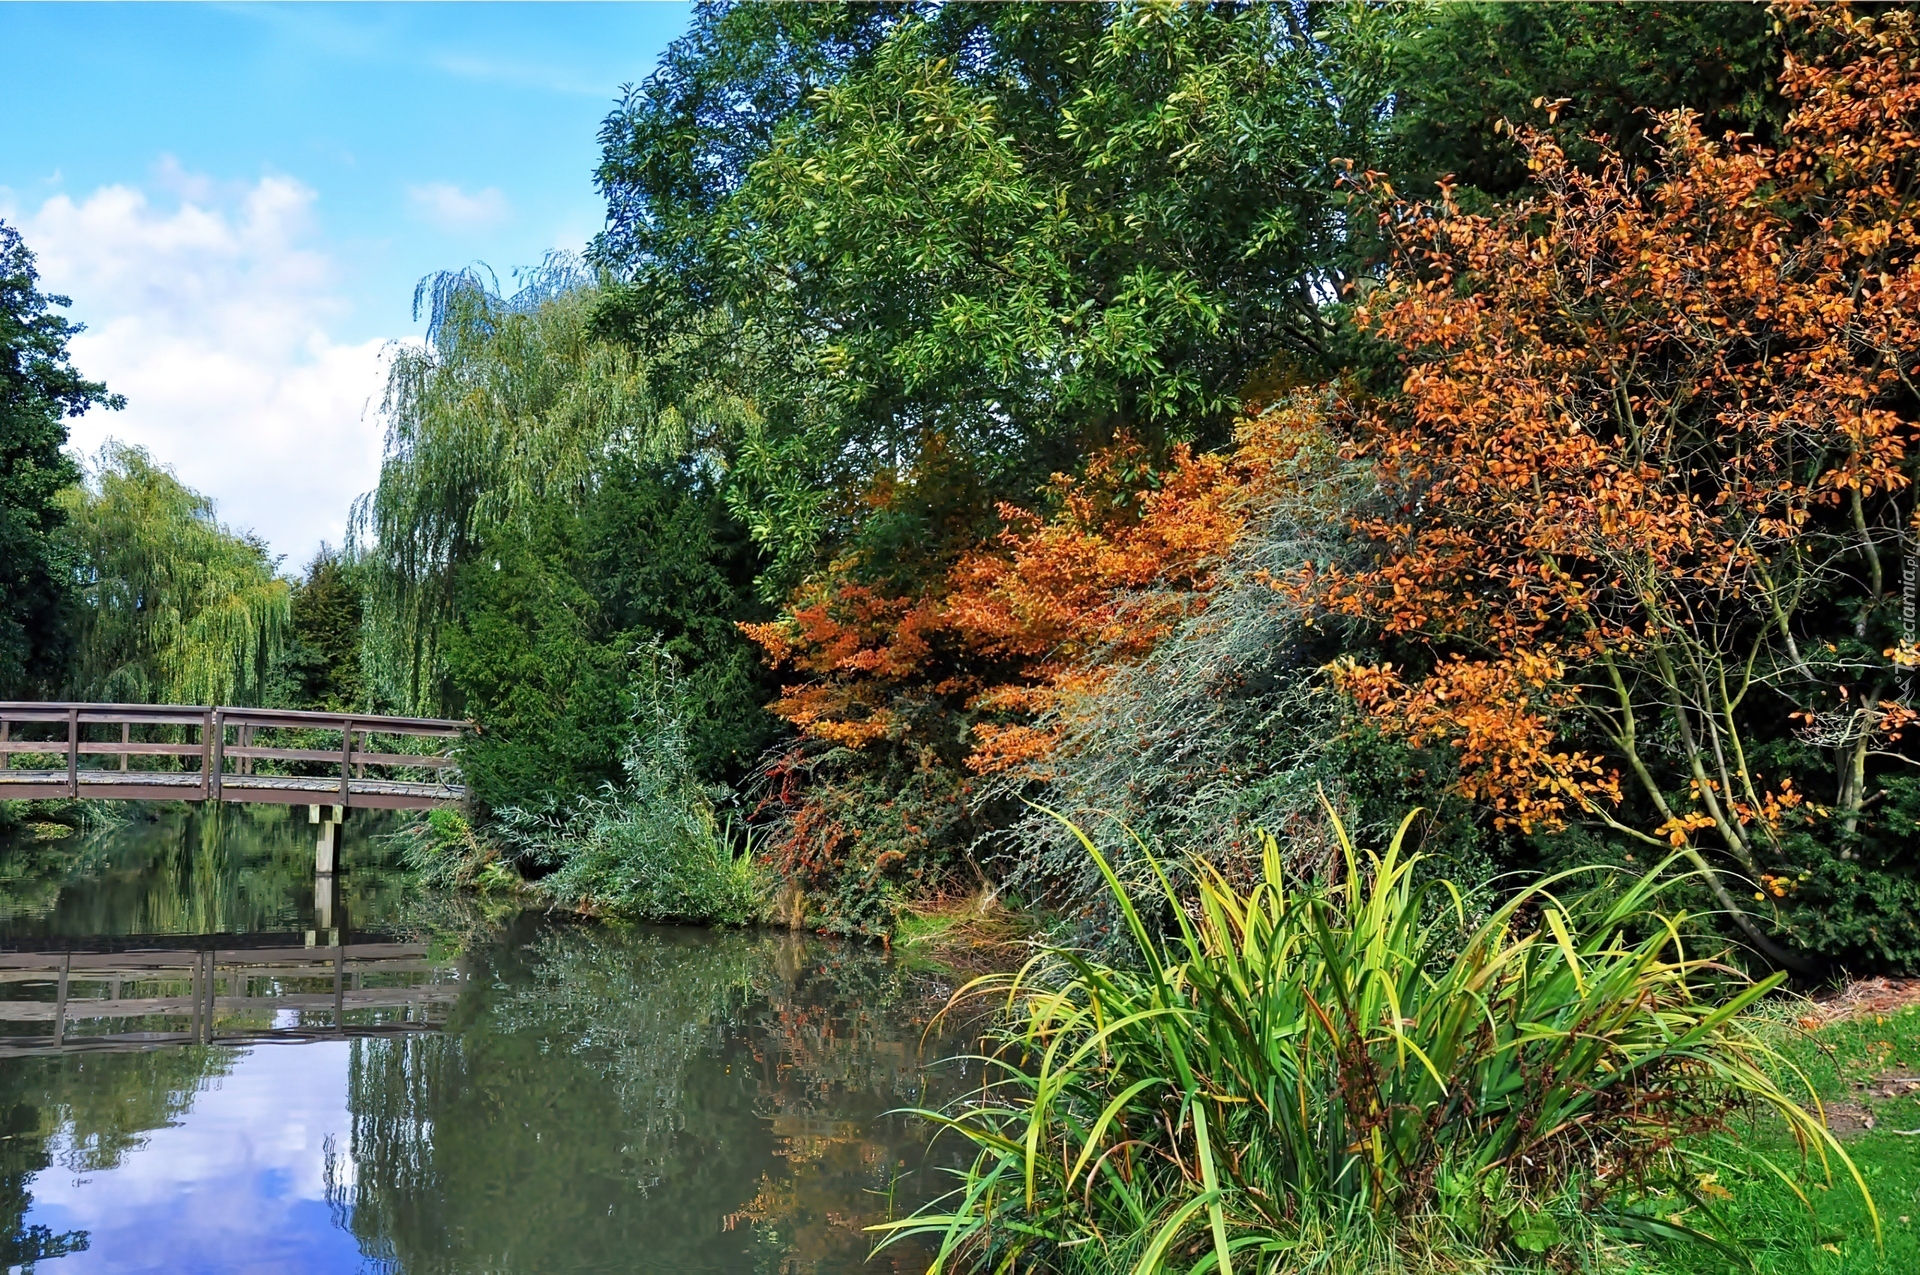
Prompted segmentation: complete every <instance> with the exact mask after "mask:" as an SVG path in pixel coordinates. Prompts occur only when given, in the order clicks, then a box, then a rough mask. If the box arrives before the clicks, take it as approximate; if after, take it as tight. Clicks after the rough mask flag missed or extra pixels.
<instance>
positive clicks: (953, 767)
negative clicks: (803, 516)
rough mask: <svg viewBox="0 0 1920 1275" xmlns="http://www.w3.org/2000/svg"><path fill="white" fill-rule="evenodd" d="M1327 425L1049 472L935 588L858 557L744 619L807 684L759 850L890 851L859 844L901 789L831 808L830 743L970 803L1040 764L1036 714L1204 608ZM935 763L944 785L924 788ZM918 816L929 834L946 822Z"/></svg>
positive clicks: (822, 859)
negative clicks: (860, 809) (969, 790)
mask: <svg viewBox="0 0 1920 1275" xmlns="http://www.w3.org/2000/svg"><path fill="white" fill-rule="evenodd" d="M1318 427H1319V417H1318V414H1317V413H1316V412H1314V411H1312V410H1309V409H1308V408H1307V407H1306V406H1304V405H1298V404H1295V403H1292V402H1289V403H1285V404H1282V405H1281V406H1279V407H1276V408H1274V409H1272V410H1269V411H1266V412H1262V413H1258V414H1256V415H1255V416H1254V417H1252V418H1250V419H1248V420H1246V421H1243V422H1242V423H1241V425H1240V426H1239V428H1238V431H1237V439H1236V445H1235V446H1234V448H1233V449H1232V450H1231V451H1228V452H1223V453H1210V454H1200V455H1196V454H1194V453H1193V452H1191V451H1190V450H1189V449H1187V448H1185V447H1176V448H1174V449H1173V451H1172V453H1171V455H1170V456H1168V457H1167V458H1166V460H1165V461H1164V462H1162V463H1160V464H1157V465H1156V464H1154V463H1153V462H1152V458H1151V457H1150V456H1149V455H1148V454H1147V452H1146V450H1145V449H1144V448H1143V447H1141V446H1140V445H1138V444H1137V443H1132V442H1127V441H1123V442H1121V443H1120V444H1117V445H1115V446H1113V447H1111V448H1108V449H1105V450H1103V451H1101V452H1098V453H1096V454H1095V455H1093V456H1092V457H1090V458H1089V460H1088V462H1087V464H1086V466H1085V467H1084V469H1083V471H1082V472H1081V473H1080V474H1078V475H1074V476H1068V475H1055V477H1054V478H1053V480H1052V482H1051V484H1050V490H1049V492H1048V493H1047V494H1048V496H1049V506H1050V507H1049V510H1048V511H1047V512H1045V513H1036V512H1034V511H1031V510H1027V509H1022V508H1018V507H1015V506H1012V505H1005V504H1003V505H1002V506H1001V507H1000V511H999V513H1000V518H1001V521H1002V523H1003V528H1004V529H1003V530H1002V531H1001V533H1000V534H999V535H997V536H995V537H993V538H992V539H991V540H989V541H987V542H986V543H983V544H979V545H976V546H975V547H974V548H973V549H971V550H969V551H967V552H965V553H963V554H962V555H960V557H959V558H958V560H957V561H956V562H955V563H954V564H953V565H952V566H951V567H950V568H949V569H948V570H946V571H945V572H944V573H942V574H941V575H940V576H939V577H938V578H937V579H936V580H935V582H934V583H933V584H932V586H931V587H926V588H924V589H922V590H921V591H919V592H918V593H913V594H906V593H898V592H894V591H891V590H889V589H888V588H887V587H885V586H884V584H882V583H878V582H873V581H868V580H863V579H862V578H861V565H862V564H861V563H860V562H859V561H858V560H857V559H849V560H846V561H843V562H841V563H838V564H836V565H835V567H834V569H833V570H831V571H830V572H829V573H828V574H827V575H825V576H824V577H822V578H819V579H816V580H814V581H811V582H809V584H808V585H807V586H805V587H804V588H803V589H802V590H801V591H800V592H799V593H798V594H797V595H796V597H795V598H794V600H793V602H792V603H791V604H790V605H789V607H788V608H787V609H786V611H785V613H784V614H782V615H781V616H780V617H779V618H778V619H776V620H774V621H772V622H770V623H767V624H755V625H746V626H743V628H744V629H745V631H746V633H747V634H748V635H749V636H750V637H751V638H752V639H753V640H754V641H756V642H757V643H759V644H760V646H761V647H762V648H763V650H765V652H766V654H767V657H768V659H769V661H770V662H771V663H772V664H773V666H774V667H775V668H777V669H780V670H783V671H785V672H787V673H788V674H789V675H790V676H792V677H793V678H794V680H793V681H792V682H791V683H790V684H789V685H788V686H787V687H786V689H785V690H784V691H783V693H782V694H781V696H780V698H779V699H778V700H776V701H775V702H774V703H773V704H772V705H771V706H770V707H771V708H772V710H773V711H774V712H776V713H778V714H779V715H780V716H782V717H784V718H785V719H786V720H787V721H789V722H790V723H792V724H793V725H794V726H795V727H796V728H797V734H798V737H799V738H798V742H797V744H796V746H795V747H794V749H793V750H791V751H790V752H789V753H788V754H787V755H785V756H783V757H782V758H780V759H779V760H778V761H776V762H775V763H774V765H773V766H772V768H771V777H772V778H773V780H774V781H775V782H774V783H773V784H772V785H770V790H771V791H772V793H773V794H774V795H775V798H776V800H775V801H774V803H773V804H774V805H775V806H776V807H777V808H778V815H777V817H776V818H775V820H774V825H775V826H774V829H773V831H772V832H771V834H770V836H769V838H768V839H767V840H766V841H765V842H764V843H763V844H766V845H767V846H768V849H769V851H770V853H771V854H773V855H774V856H775V858H776V860H777V862H778V864H779V866H780V868H781V869H782V871H783V873H786V874H788V875H789V877H790V878H791V879H798V880H802V881H810V880H811V881H818V880H819V879H820V878H821V877H822V875H823V874H826V873H829V872H831V871H832V870H833V869H834V868H835V867H836V865H837V863H838V862H839V861H841V860H847V861H850V862H855V863H880V861H881V860H882V859H884V858H885V855H884V853H883V854H881V855H871V854H863V853H862V852H861V847H860V843H861V842H862V841H863V840H873V839H874V838H875V837H876V836H879V835H883V834H882V831H881V830H882V828H884V827H886V826H889V825H891V824H892V823H895V822H898V820H896V819H895V818H894V817H893V813H892V812H896V811H898V810H899V805H898V802H897V801H889V802H887V803H884V804H885V807H886V809H885V811H884V812H881V811H874V812H870V813H869V814H868V815H867V816H866V817H865V818H864V819H863V818H862V817H861V816H860V815H859V814H858V813H855V812H854V811H853V809H852V807H853V803H846V802H842V803H840V806H841V808H842V809H843V810H845V811H846V812H847V813H845V814H833V813H830V812H829V810H828V807H829V806H832V805H834V804H835V800H836V798H835V790H834V787H833V785H832V783H830V782H823V776H822V774H821V767H820V765H819V764H818V763H819V760H820V758H821V757H822V756H823V755H827V754H832V755H836V756H837V757H838V758H839V763H840V769H841V770H843V771H844V770H847V769H849V768H852V769H858V768H859V767H860V766H861V765H862V764H864V765H866V766H868V767H869V768H874V767H880V766H882V765H883V764H885V759H890V758H898V757H900V756H902V755H905V756H910V757H911V758H913V769H914V771H915V773H916V774H917V775H918V776H919V780H918V782H919V783H920V784H921V785H922V786H925V787H927V790H928V791H930V792H935V793H938V794H939V796H938V798H937V800H938V801H939V802H941V803H944V804H946V805H949V806H951V805H955V804H964V803H958V802H957V791H956V790H957V789H958V788H964V786H965V782H966V777H967V776H970V775H979V774H984V773H992V772H997V771H1002V770H1005V769H1008V768H1011V767H1016V766H1018V767H1035V766H1038V765H1042V764H1043V763H1044V760H1045V757H1046V755H1047V753H1048V751H1049V749H1050V748H1051V747H1052V743H1053V739H1054V734H1053V731H1052V730H1050V729H1047V728H1040V727H1036V726H1034V725H1033V724H1032V722H1033V720H1034V718H1035V717H1036V716H1037V715H1039V714H1042V713H1044V712H1045V711H1046V710H1047V709H1048V708H1049V707H1050V706H1052V705H1053V704H1054V703H1056V702H1057V701H1058V700H1059V698H1060V697H1061V696H1063V695H1068V694H1072V693H1074V692H1076V691H1081V690H1085V689H1086V688H1088V687H1089V686H1091V685H1093V684H1095V683H1097V682H1098V680H1099V679H1100V678H1101V677H1102V676H1103V670H1105V669H1109V668H1111V667H1113V666H1114V665H1115V664H1117V663H1121V662H1125V661H1128V660H1131V659H1134V658H1137V657H1138V656H1140V655H1141V654H1143V653H1145V652H1146V651H1148V650H1150V649H1151V648H1152V646H1153V644H1154V642H1155V641H1157V640H1158V639H1159V637H1160V636H1161V635H1163V634H1164V633H1165V632H1166V631H1167V630H1168V628H1169V627H1170V626H1171V625H1172V624H1174V623H1175V622H1177V621H1178V620H1179V619H1180V618H1181V617H1183V616H1186V615H1189V614H1191V613H1192V611H1193V610H1194V609H1195V608H1196V607H1198V606H1201V605H1204V600H1205V596H1206V592H1207V589H1208V587H1209V584H1210V582H1211V578H1212V573H1213V571H1214V569H1215V568H1216V567H1217V565H1218V564H1219V563H1220V561H1221V560H1222V559H1223V557H1224V556H1225V555H1226V553H1227V552H1228V551H1229V550H1230V549H1231V548H1232V547H1233V545H1234V544H1235V542H1236V541H1237V540H1238V539H1239V537H1240V536H1241V534H1242V533H1243V532H1244V530H1245V529H1246V526H1247V524H1248V520H1249V518H1251V517H1253V516H1255V514H1256V512H1257V510H1258V509H1259V507H1260V504H1261V501H1262V499H1263V497H1264V496H1265V495H1266V494H1267V493H1268V492H1269V490H1270V486H1271V484H1272V483H1273V482H1275V481H1276V475H1279V474H1282V473H1291V472H1293V471H1292V469H1291V468H1290V467H1289V463H1288V462H1289V461H1290V459H1291V458H1293V457H1294V456H1295V455H1297V454H1298V452H1299V451H1300V449H1301V448H1302V447H1304V446H1307V445H1309V444H1310V442H1311V441H1312V440H1317V439H1320V438H1322V437H1323V435H1321V434H1320V433H1319V432H1318ZM939 769H944V770H945V771H947V772H949V773H948V774H947V776H946V782H941V783H934V784H932V785H930V786H928V785H927V783H926V776H927V774H928V772H930V771H934V770H939ZM895 786H896V787H902V786H904V785H902V784H901V782H900V781H898V780H896V781H895ZM868 804H869V805H871V804H872V803H868ZM763 813H764V812H763ZM905 818H906V821H905V823H903V824H902V826H903V827H906V828H911V829H914V830H915V832H914V835H916V836H920V835H924V829H925V828H926V827H927V826H928V824H929V823H930V822H931V818H932V816H927V815H925V814H924V812H921V813H916V814H914V815H912V816H908V817H905ZM863 825H865V826H863ZM955 835H960V833H956V834H955ZM967 835H970V834H967ZM955 848H958V847H955ZM880 866H881V867H884V866H886V865H885V864H884V863H881V864H880Z"/></svg>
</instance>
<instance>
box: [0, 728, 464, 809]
mask: <svg viewBox="0 0 1920 1275" xmlns="http://www.w3.org/2000/svg"><path fill="white" fill-rule="evenodd" d="M466 730H467V726H466V725H465V724H464V723H461V722H449V721H439V720H436V719H433V718H425V717H380V716H374V715H371V714H364V713H315V712H303V711H294V710H290V709H277V708H198V707H183V706H180V705H177V704H51V703H19V702H0V798H9V797H11V798H53V797H98V798H105V799H109V800H119V801H225V802H268V803H273V804H278V805H295V806H298V805H306V806H312V807H313V808H314V811H315V821H316V822H320V821H321V820H320V814H319V812H320V811H321V809H323V808H325V809H328V810H330V811H331V812H332V813H333V814H334V815H336V816H337V815H338V814H340V813H344V812H345V811H346V810H347V809H349V808H357V809H363V810H424V809H431V808H433V807H435V806H453V805H460V804H462V803H464V802H465V801H466V796H467V790H466V788H465V787H464V786H462V785H460V784H457V783H452V782H449V779H448V772H449V771H450V770H454V769H455V768H456V767H457V764H458V763H457V761H456V760H455V758H454V757H452V756H451V755H449V753H448V752H447V751H446V749H447V746H448V742H449V741H453V740H457V739H458V738H459V737H460V736H461V734H462V733H463V732H464V731H466ZM421 741H431V742H432V743H433V744H435V745H437V747H434V748H433V749H431V750H422V749H421ZM409 749H412V750H413V751H409ZM20 762H24V763H26V764H24V765H22V764H18V763H20ZM103 762H104V763H105V764H102V763H103ZM136 763H137V764H136ZM456 773H457V772H456Z"/></svg>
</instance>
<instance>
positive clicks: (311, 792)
mask: <svg viewBox="0 0 1920 1275" xmlns="http://www.w3.org/2000/svg"><path fill="white" fill-rule="evenodd" d="M74 780H75V782H76V784H77V787H78V792H77V793H76V792H74V791H73V789H72V788H70V787H69V785H68V782H67V772H66V771H64V770H0V799H4V798H20V799H23V800H25V799H34V798H40V799H50V798H56V797H67V796H80V797H87V798H99V799H103V800H108V801H201V800H204V799H205V798H203V796H202V793H201V782H200V775H199V773H198V772H197V771H190V770H189V771H139V770H133V771H123V770H79V771H76V772H75V774H74ZM466 796H467V790H466V788H465V786H464V785H461V784H442V783H408V782H406V781H404V780H397V779H357V778H352V777H349V778H348V780H347V800H346V801H344V802H343V801H341V800H340V780H339V779H338V778H336V777H334V776H332V775H321V776H310V775H235V774H226V775H222V776H221V777H220V791H219V794H218V797H219V800H221V801H228V802H257V803H262V804H268V805H286V806H309V805H322V806H324V805H348V806H353V807H354V808H356V809H360V810H430V809H432V808H434V807H436V806H457V805H459V804H460V803H461V802H463V801H465V800H466Z"/></svg>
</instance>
